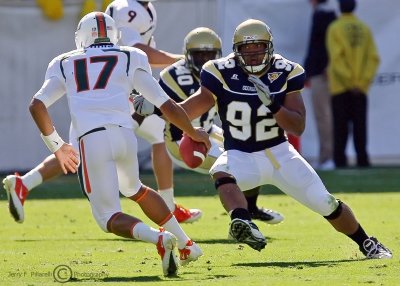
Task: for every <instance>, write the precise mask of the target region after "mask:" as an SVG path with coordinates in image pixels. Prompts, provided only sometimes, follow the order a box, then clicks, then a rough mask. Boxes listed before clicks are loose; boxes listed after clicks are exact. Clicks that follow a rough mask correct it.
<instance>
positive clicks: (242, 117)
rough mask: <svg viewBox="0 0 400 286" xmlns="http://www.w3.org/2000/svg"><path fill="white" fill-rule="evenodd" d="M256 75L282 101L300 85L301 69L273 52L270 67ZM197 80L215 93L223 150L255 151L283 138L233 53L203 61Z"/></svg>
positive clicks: (275, 143)
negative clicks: (220, 123) (222, 135)
mask: <svg viewBox="0 0 400 286" xmlns="http://www.w3.org/2000/svg"><path fill="white" fill-rule="evenodd" d="M260 79H261V80H262V81H263V82H264V83H265V84H266V85H267V86H268V87H269V90H270V92H271V96H272V97H273V98H274V100H276V101H278V102H279V103H280V104H281V105H283V103H284V101H285V98H286V96H290V93H291V92H295V91H300V90H301V89H303V87H304V81H305V72H304V69H303V68H302V67H301V66H300V65H299V64H297V63H295V62H292V61H289V60H287V59H285V58H284V57H282V56H281V55H279V54H274V55H273V57H272V59H271V67H270V68H269V70H268V71H267V72H266V73H265V74H263V75H262V76H261V77H260ZM201 84H202V86H204V87H205V88H207V89H208V90H210V91H211V92H212V93H213V95H214V97H215V100H216V105H217V110H218V114H219V116H220V119H221V122H222V129H223V132H224V148H225V150H231V149H235V150H240V151H243V152H249V153H250V152H257V151H261V150H264V149H267V148H271V147H273V146H276V145H278V144H280V143H283V142H285V141H287V138H286V135H285V132H284V130H283V129H282V128H280V127H279V126H278V124H277V122H276V120H275V118H274V116H273V114H272V113H271V112H270V110H269V109H268V107H266V106H265V105H264V104H262V102H261V101H260V99H259V98H258V96H257V92H256V89H255V87H254V85H253V84H252V83H251V82H250V81H248V73H247V72H245V71H244V70H243V69H242V68H241V67H240V66H239V65H238V64H237V62H236V60H235V57H234V54H233V53H232V54H230V55H228V56H227V57H224V58H221V59H217V60H212V61H209V62H208V63H206V64H205V65H204V66H203V69H202V72H201Z"/></svg>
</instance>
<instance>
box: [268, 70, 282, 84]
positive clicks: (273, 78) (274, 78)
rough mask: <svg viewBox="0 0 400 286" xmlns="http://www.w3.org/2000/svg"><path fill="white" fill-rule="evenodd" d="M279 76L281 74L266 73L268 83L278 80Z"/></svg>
mask: <svg viewBox="0 0 400 286" xmlns="http://www.w3.org/2000/svg"><path fill="white" fill-rule="evenodd" d="M281 74H282V72H271V73H268V79H269V82H273V81H275V80H276V79H278V77H280V75H281Z"/></svg>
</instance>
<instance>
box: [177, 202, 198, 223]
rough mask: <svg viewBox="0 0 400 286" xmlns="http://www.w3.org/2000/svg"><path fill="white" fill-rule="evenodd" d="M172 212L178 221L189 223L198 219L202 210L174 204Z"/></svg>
mask: <svg viewBox="0 0 400 286" xmlns="http://www.w3.org/2000/svg"><path fill="white" fill-rule="evenodd" d="M173 214H174V216H175V218H176V220H177V221H178V222H179V223H191V222H195V221H197V220H199V219H200V218H201V216H202V215H203V212H202V211H201V210H199V209H187V208H185V207H183V206H181V205H178V204H176V205H175V210H174V212H173Z"/></svg>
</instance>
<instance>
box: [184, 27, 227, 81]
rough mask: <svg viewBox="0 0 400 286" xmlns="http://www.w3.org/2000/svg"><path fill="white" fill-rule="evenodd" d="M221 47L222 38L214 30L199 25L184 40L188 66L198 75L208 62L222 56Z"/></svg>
mask: <svg viewBox="0 0 400 286" xmlns="http://www.w3.org/2000/svg"><path fill="white" fill-rule="evenodd" d="M221 47H222V43H221V39H220V38H219V36H218V35H217V33H215V32H214V31H213V30H211V29H209V28H205V27H199V28H196V29H194V30H192V31H190V32H189V33H188V34H187V35H186V37H185V39H184V42H183V53H184V54H185V60H186V65H187V67H188V68H189V69H190V70H191V71H192V72H193V73H194V75H195V76H197V77H198V76H199V75H200V71H201V67H202V66H203V65H204V64H205V63H206V62H208V61H209V60H214V59H218V58H220V57H221V55H222V51H221V49H222V48H221Z"/></svg>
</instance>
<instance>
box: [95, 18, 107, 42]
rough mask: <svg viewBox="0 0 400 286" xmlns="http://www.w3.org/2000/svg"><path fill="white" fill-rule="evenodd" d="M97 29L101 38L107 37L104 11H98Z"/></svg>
mask: <svg viewBox="0 0 400 286" xmlns="http://www.w3.org/2000/svg"><path fill="white" fill-rule="evenodd" d="M96 21H97V30H98V37H99V38H107V27H106V19H105V18H104V15H103V13H100V12H99V13H96Z"/></svg>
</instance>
